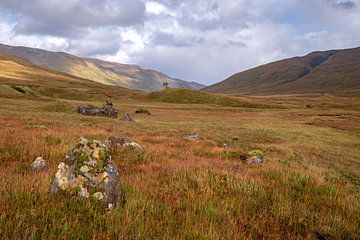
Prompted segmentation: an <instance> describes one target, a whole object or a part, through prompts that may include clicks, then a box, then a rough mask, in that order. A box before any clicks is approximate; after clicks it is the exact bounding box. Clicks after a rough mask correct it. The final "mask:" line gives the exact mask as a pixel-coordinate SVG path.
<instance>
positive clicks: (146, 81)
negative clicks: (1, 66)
mask: <svg viewBox="0 0 360 240" xmlns="http://www.w3.org/2000/svg"><path fill="white" fill-rule="evenodd" d="M0 52H3V53H9V54H12V55H16V56H19V57H22V58H26V59H28V60H30V61H31V62H33V63H34V64H37V65H40V66H45V67H47V68H50V69H52V70H55V71H59V72H63V73H67V74H71V75H74V76H77V77H81V78H86V79H89V80H92V81H95V82H99V83H103V84H107V85H114V86H120V87H125V88H129V89H137V90H143V91H155V90H160V89H161V88H163V83H164V82H168V83H169V87H172V88H193V89H199V88H202V87H204V86H203V85H201V84H198V83H194V82H186V81H183V80H178V79H174V78H171V77H168V76H166V75H165V74H163V73H161V72H157V71H154V70H150V69H143V68H141V67H139V66H136V65H126V64H120V63H114V62H106V61H102V60H98V59H90V58H80V57H77V56H74V55H71V54H68V53H63V52H50V51H45V50H42V49H35V48H28V47H15V46H8V45H3V44H0Z"/></svg>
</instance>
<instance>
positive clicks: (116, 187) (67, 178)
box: [51, 138, 124, 209]
mask: <svg viewBox="0 0 360 240" xmlns="http://www.w3.org/2000/svg"><path fill="white" fill-rule="evenodd" d="M58 191H68V192H71V193H75V194H78V195H79V196H81V197H85V198H89V197H92V198H94V199H97V200H99V201H102V202H104V203H106V205H107V207H108V208H109V209H112V208H114V207H115V206H116V205H122V204H123V203H124V196H123V193H122V192H121V189H120V178H119V174H118V171H117V169H116V167H115V166H114V164H113V163H112V160H111V156H110V155H109V153H108V147H107V146H106V145H105V144H103V143H101V142H99V141H96V140H94V141H88V140H87V139H85V138H80V140H79V143H78V144H77V145H76V146H75V147H74V148H72V149H71V150H70V151H69V152H68V154H67V155H66V157H65V158H64V160H63V161H62V162H61V163H60V164H59V166H58V171H57V172H56V174H55V178H54V180H53V183H52V185H51V192H53V193H55V192H58Z"/></svg>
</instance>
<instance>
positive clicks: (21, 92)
mask: <svg viewBox="0 0 360 240" xmlns="http://www.w3.org/2000/svg"><path fill="white" fill-rule="evenodd" d="M79 93H81V94H79ZM142 95H144V94H143V93H141V92H138V91H134V90H128V89H125V88H121V87H114V86H107V85H104V84H99V83H96V82H92V81H89V80H87V79H83V78H78V77H75V76H72V75H69V74H64V73H60V72H56V71H53V70H50V69H47V68H45V67H41V66H38V65H35V64H33V63H32V62H30V61H28V60H26V59H22V58H20V57H17V56H14V55H10V54H4V53H0V96H2V97H10V98H13V97H18V96H22V97H23V98H43V97H47V96H48V97H54V98H62V99H74V98H77V99H83V100H91V99H97V100H105V99H112V98H115V97H116V98H121V97H127V98H128V97H129V98H131V97H138V96H142Z"/></svg>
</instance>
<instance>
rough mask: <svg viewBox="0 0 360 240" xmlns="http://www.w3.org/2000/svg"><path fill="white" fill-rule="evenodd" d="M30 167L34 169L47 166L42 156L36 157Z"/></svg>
mask: <svg viewBox="0 0 360 240" xmlns="http://www.w3.org/2000/svg"><path fill="white" fill-rule="evenodd" d="M30 166H31V168H32V169H34V170H40V169H43V168H45V167H47V164H46V161H45V160H44V159H43V158H42V157H37V158H36V159H35V161H34V162H32V163H31V165H30Z"/></svg>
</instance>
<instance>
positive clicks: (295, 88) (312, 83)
mask: <svg viewBox="0 0 360 240" xmlns="http://www.w3.org/2000/svg"><path fill="white" fill-rule="evenodd" d="M359 66H360V48H355V49H347V50H333V51H324V52H313V53H310V54H308V55H306V56H304V57H294V58H290V59H286V60H282V61H278V62H274V63H270V64H266V65H263V66H260V67H257V68H253V69H250V70H247V71H244V72H240V73H237V74H235V75H233V76H231V77H229V78H228V79H226V80H224V81H222V82H219V83H217V84H214V85H211V86H209V87H206V88H204V89H203V90H204V91H208V92H214V93H227V94H278V93H319V92H333V91H349V90H357V89H360V67H359Z"/></svg>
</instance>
